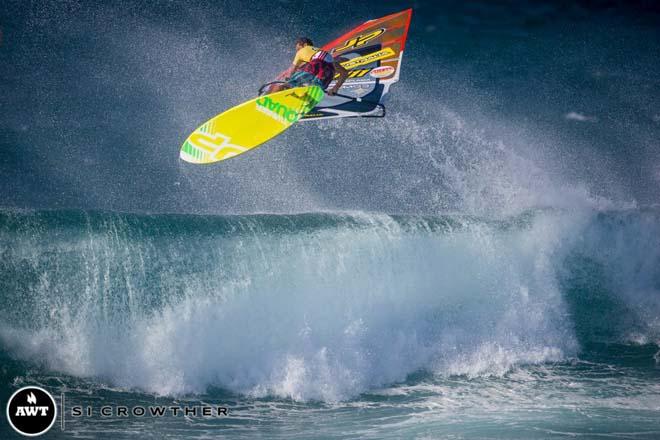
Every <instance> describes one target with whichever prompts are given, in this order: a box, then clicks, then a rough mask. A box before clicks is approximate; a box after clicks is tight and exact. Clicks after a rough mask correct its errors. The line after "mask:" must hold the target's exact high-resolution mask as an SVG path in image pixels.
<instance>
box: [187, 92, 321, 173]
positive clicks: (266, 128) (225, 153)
mask: <svg viewBox="0 0 660 440" xmlns="http://www.w3.org/2000/svg"><path fill="white" fill-rule="evenodd" d="M323 96H324V93H323V90H322V89H321V88H320V87H318V86H306V87H296V88H293V89H287V90H283V91H280V92H276V93H272V94H270V95H264V96H260V97H258V98H255V99H251V100H250V101H247V102H244V103H243V104H240V105H237V106H236V107H233V108H230V109H229V110H227V111H225V112H223V113H221V114H219V115H217V116H216V117H214V118H212V119H210V120H208V121H207V122H205V123H204V124H202V125H201V126H199V127H198V128H197V129H196V130H195V131H193V132H192V133H191V134H190V136H188V138H187V139H186V140H185V142H184V143H183V145H182V146H181V151H180V153H179V157H180V158H181V159H182V160H184V161H186V162H190V163H195V164H207V163H214V162H219V161H221V160H225V159H229V158H232V157H236V156H238V155H239V154H243V153H245V152H246V151H250V150H251V149H253V148H256V147H258V146H259V145H261V144H263V143H264V142H266V141H268V140H270V139H272V138H274V137H275V136H277V135H278V134H280V133H282V132H283V131H284V130H286V129H287V128H289V127H291V125H293V124H294V123H295V122H297V121H298V120H300V119H301V118H302V117H303V116H304V115H305V114H306V113H307V112H309V111H310V110H311V109H312V108H314V106H316V105H317V104H318V103H319V102H321V100H322V99H323Z"/></svg>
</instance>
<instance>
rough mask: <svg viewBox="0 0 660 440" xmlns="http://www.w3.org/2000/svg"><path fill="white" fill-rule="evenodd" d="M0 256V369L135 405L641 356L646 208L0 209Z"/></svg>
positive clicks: (651, 232) (655, 317) (651, 336)
mask: <svg viewBox="0 0 660 440" xmlns="http://www.w3.org/2000/svg"><path fill="white" fill-rule="evenodd" d="M0 249H1V251H2V258H1V259H0V273H2V274H3V276H2V277H1V280H0V292H1V295H2V296H1V297H0V302H1V304H2V307H1V308H0V310H1V312H0V313H1V315H0V317H1V324H0V338H1V339H0V340H1V341H2V345H3V349H4V351H6V353H8V354H9V355H10V356H11V357H13V358H17V359H21V360H27V361H30V362H36V363H40V364H42V365H44V366H45V367H46V368H48V369H51V370H57V371H61V372H64V373H66V374H69V375H73V376H80V377H96V378H101V379H104V380H107V381H109V382H110V383H112V384H115V385H117V386H120V387H127V388H138V389H142V390H146V391H148V392H151V393H155V394H164V395H179V394H184V393H202V392H204V390H206V389H207V388H208V387H209V386H215V387H220V388H222V389H226V390H229V391H232V392H237V393H241V394H247V395H251V396H255V397H260V396H267V395H268V396H280V397H290V398H293V399H296V400H309V399H314V400H316V399H319V400H324V401H337V400H343V399H347V398H351V397H353V396H355V395H357V394H359V393H361V392H364V391H366V390H369V389H373V388H375V387H379V386H383V385H385V384H391V383H396V382H401V381H404V380H405V379H406V377H408V376H409V375H411V374H414V373H416V372H420V371H425V372H428V373H431V374H434V375H440V376H449V375H467V376H468V377H477V376H491V375H495V376H500V375H502V374H504V373H506V372H508V371H510V370H511V368H514V367H516V366H518V365H522V364H538V363H543V362H547V361H561V360H565V359H569V358H573V357H575V356H579V355H580V353H581V352H582V351H583V350H584V349H585V347H590V346H597V345H598V344H600V343H624V344H628V343H637V344H639V343H656V344H657V341H659V340H660V320H659V316H660V214H659V213H658V211H653V210H651V211H638V210H635V211H619V212H600V213H599V212H594V211H583V212H576V211H560V210H538V211H528V212H526V213H524V214H522V215H519V216H516V217H512V218H509V219H507V220H501V221H491V220H483V219H480V218H477V217H470V216H458V215H456V216H436V217H420V216H388V215H373V214H366V213H347V214H299V215H251V216H225V217H222V216H184V215H180V216H179V215H154V216H151V215H134V214H114V213H113V214H110V213H102V212H84V211H41V212H39V211H36V212H30V211H8V210H5V211H2V212H1V214H0ZM596 356H598V354H597V355H596Z"/></svg>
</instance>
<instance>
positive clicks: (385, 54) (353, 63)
mask: <svg viewBox="0 0 660 440" xmlns="http://www.w3.org/2000/svg"><path fill="white" fill-rule="evenodd" d="M394 55H396V52H394V49H392V48H391V47H386V48H384V49H382V50H378V51H376V52H372V53H370V54H367V55H363V56H360V57H355V58H351V59H350V60H348V61H344V62H343V63H341V65H342V67H344V69H348V70H350V69H352V68H354V67H358V66H364V65H365V64H370V63H373V62H375V61H378V60H383V59H385V58H390V57H393V56H394Z"/></svg>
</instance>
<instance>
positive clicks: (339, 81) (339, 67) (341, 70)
mask: <svg viewBox="0 0 660 440" xmlns="http://www.w3.org/2000/svg"><path fill="white" fill-rule="evenodd" d="M335 72H338V73H339V78H337V81H336V82H335V86H334V87H333V88H332V89H331V90H328V95H334V94H335V93H337V90H339V88H340V87H341V86H342V84H344V81H346V78H348V70H346V69H344V66H342V65H341V64H340V63H339V62H335Z"/></svg>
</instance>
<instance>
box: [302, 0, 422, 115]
mask: <svg viewBox="0 0 660 440" xmlns="http://www.w3.org/2000/svg"><path fill="white" fill-rule="evenodd" d="M411 16H412V9H406V10H405V11H401V12H398V13H396V14H391V15H388V16H386V17H382V18H379V19H377V20H369V21H367V22H365V23H363V24H361V25H360V26H358V27H356V28H355V29H353V30H351V31H350V32H348V33H346V34H344V35H342V36H341V37H339V38H337V39H336V40H334V41H332V42H330V43H328V44H326V45H324V46H323V49H324V50H326V51H328V52H331V53H332V55H333V57H335V59H339V60H340V61H341V64H342V66H343V67H344V68H345V69H346V70H348V71H349V76H348V79H347V80H346V81H345V82H344V84H343V85H342V87H341V89H339V94H341V95H343V96H329V95H327V96H326V97H325V98H324V99H323V100H322V101H321V102H320V103H319V104H318V105H317V106H316V107H314V108H313V109H312V110H311V111H310V112H309V113H307V114H306V115H305V116H304V117H303V118H302V119H301V121H309V120H312V119H326V118H345V117H356V116H380V115H382V114H384V106H383V105H382V104H383V100H384V99H385V96H386V95H387V93H388V92H389V90H390V86H391V85H392V84H394V83H395V82H397V81H398V80H399V75H400V72H401V60H402V58H403V49H404V47H405V45H406V37H407V35H408V27H409V26H410V18H411ZM337 76H338V75H337ZM333 84H334V82H333ZM333 84H331V85H330V87H328V89H330V88H332V86H333Z"/></svg>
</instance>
